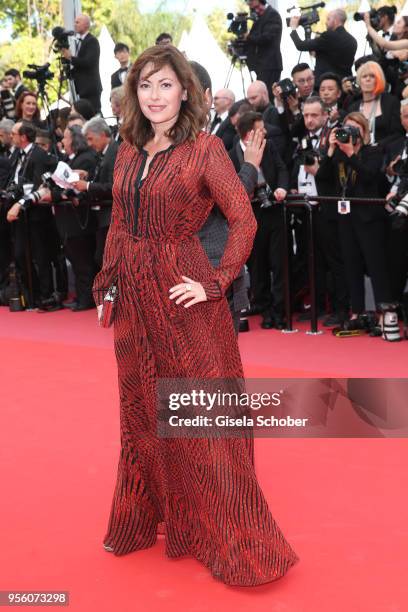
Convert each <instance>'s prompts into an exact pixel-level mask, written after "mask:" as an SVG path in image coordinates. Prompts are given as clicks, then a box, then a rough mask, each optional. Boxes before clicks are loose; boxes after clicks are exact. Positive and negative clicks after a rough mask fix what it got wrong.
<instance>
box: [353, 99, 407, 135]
mask: <svg viewBox="0 0 408 612" xmlns="http://www.w3.org/2000/svg"><path fill="white" fill-rule="evenodd" d="M360 104H361V100H358V101H356V102H354V103H353V104H350V107H349V108H348V112H350V113H351V112H354V111H359V110H360ZM380 106H381V115H379V116H378V117H376V118H375V142H376V143H377V144H378V145H379V146H381V147H385V146H386V145H388V144H389V143H391V142H392V141H393V140H398V138H400V137H401V136H402V135H403V134H404V129H403V127H402V125H401V119H400V102H399V100H398V98H396V97H395V96H392V95H391V94H388V93H383V94H381V95H380Z"/></svg>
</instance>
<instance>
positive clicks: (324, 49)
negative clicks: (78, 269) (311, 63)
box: [289, 9, 357, 81]
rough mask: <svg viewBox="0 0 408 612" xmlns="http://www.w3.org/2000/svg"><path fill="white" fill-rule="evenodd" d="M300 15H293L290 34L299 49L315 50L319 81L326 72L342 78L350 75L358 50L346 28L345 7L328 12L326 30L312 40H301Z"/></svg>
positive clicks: (317, 79)
mask: <svg viewBox="0 0 408 612" xmlns="http://www.w3.org/2000/svg"><path fill="white" fill-rule="evenodd" d="M299 20H300V17H291V19H290V22H289V27H291V28H292V32H291V34H290V36H291V38H292V40H293V42H294V43H295V47H296V49H298V51H315V53H316V67H315V77H316V81H319V79H320V77H321V75H322V74H323V73H325V72H334V73H335V74H337V75H338V76H339V77H340V78H343V77H346V76H349V75H350V74H351V68H352V66H353V63H354V56H355V54H356V51H357V41H356V39H355V38H354V36H352V35H351V34H349V33H348V32H346V30H345V29H344V24H345V23H346V20H347V15H346V13H345V11H344V10H343V9H335V10H334V11H330V12H329V13H327V17H326V28H327V30H326V32H323V34H321V35H320V36H317V37H316V38H312V39H310V40H301V39H300V38H299V35H298V33H297V31H296V30H297V28H298V26H299Z"/></svg>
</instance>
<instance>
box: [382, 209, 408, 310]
mask: <svg viewBox="0 0 408 612" xmlns="http://www.w3.org/2000/svg"><path fill="white" fill-rule="evenodd" d="M391 223H392V219H391V218H388V219H387V255H388V274H389V279H390V285H391V296H392V300H393V301H395V302H401V301H402V295H403V293H404V288H405V285H406V282H407V273H408V221H405V225H404V227H402V228H401V229H398V230H394V229H393V228H392V226H391Z"/></svg>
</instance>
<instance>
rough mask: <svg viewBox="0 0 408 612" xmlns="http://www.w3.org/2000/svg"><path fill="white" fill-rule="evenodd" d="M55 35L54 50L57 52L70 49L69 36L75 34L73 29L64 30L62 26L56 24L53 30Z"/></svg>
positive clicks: (52, 32) (53, 35)
mask: <svg viewBox="0 0 408 612" xmlns="http://www.w3.org/2000/svg"><path fill="white" fill-rule="evenodd" d="M51 34H52V37H53V39H54V40H53V43H52V44H53V50H54V51H55V52H56V53H57V52H58V51H62V49H69V40H68V39H69V37H70V36H74V35H75V32H73V31H72V30H64V28H62V27H61V26H56V27H55V28H53V29H52V31H51Z"/></svg>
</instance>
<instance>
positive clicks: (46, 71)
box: [23, 63, 54, 84]
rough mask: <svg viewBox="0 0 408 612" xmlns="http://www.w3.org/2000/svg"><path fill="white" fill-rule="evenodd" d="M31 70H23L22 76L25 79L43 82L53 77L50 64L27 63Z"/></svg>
mask: <svg viewBox="0 0 408 612" xmlns="http://www.w3.org/2000/svg"><path fill="white" fill-rule="evenodd" d="M28 67H29V68H31V70H24V72H23V77H25V78H26V79H35V80H36V81H38V82H39V83H43V84H45V82H46V81H49V80H51V79H52V78H53V77H54V73H53V72H51V70H50V64H49V63H47V64H43V65H42V66H38V65H37V64H28Z"/></svg>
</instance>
